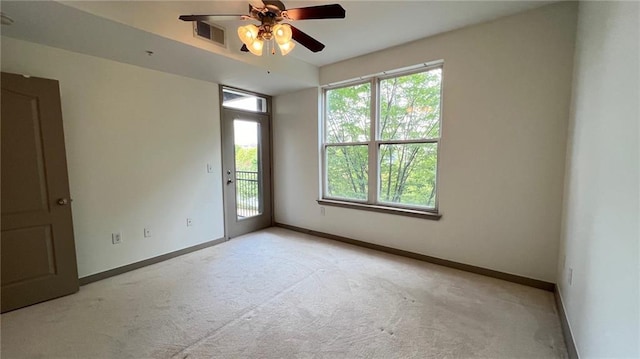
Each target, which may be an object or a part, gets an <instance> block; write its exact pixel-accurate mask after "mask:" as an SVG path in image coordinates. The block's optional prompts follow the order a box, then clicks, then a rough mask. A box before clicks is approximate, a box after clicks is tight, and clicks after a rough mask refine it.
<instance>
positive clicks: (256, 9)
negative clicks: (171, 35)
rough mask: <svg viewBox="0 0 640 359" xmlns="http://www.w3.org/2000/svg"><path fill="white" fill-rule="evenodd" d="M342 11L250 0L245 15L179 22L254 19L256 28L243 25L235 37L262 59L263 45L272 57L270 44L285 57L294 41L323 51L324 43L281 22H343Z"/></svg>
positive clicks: (332, 6) (244, 48)
mask: <svg viewBox="0 0 640 359" xmlns="http://www.w3.org/2000/svg"><path fill="white" fill-rule="evenodd" d="M345 15H346V12H345V10H344V9H343V8H342V6H340V5H339V4H330V5H318V6H309V7H301V8H295V9H287V8H285V6H284V4H283V3H282V1H272V0H250V3H249V14H248V15H241V14H240V15H228V14H220V15H180V17H179V19H180V20H182V21H221V20H223V21H224V20H257V21H260V25H259V26H257V25H254V24H250V25H246V26H240V27H239V28H238V36H239V37H240V40H242V42H243V44H244V45H242V48H241V49H240V50H241V51H244V52H251V53H252V54H254V55H257V56H262V50H263V48H264V45H265V43H266V44H267V46H271V53H272V54H275V46H274V45H273V42H274V41H275V43H277V44H278V47H279V48H280V52H281V53H282V55H286V54H288V53H289V52H291V50H292V49H293V48H294V46H295V43H294V42H293V41H291V40H295V41H296V42H298V43H300V44H301V45H302V46H304V47H306V48H308V49H309V50H311V51H313V52H319V51H322V49H324V47H325V46H324V44H322V43H321V42H320V41H318V40H316V39H314V38H313V37H311V36H309V35H307V34H305V33H304V32H302V31H301V30H300V29H298V28H297V27H295V26H293V25H291V24H285V23H283V22H284V21H296V20H317V19H344V18H345Z"/></svg>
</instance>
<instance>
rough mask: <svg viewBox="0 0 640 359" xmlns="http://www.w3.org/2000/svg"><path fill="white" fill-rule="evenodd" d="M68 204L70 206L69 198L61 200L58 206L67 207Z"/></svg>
mask: <svg viewBox="0 0 640 359" xmlns="http://www.w3.org/2000/svg"><path fill="white" fill-rule="evenodd" d="M68 204H69V199H67V198H60V199H59V200H58V205H59V206H66V205H68Z"/></svg>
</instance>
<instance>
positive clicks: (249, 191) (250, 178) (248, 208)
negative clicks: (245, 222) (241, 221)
mask: <svg viewBox="0 0 640 359" xmlns="http://www.w3.org/2000/svg"><path fill="white" fill-rule="evenodd" d="M236 209H237V215H238V218H246V217H253V216H257V215H259V214H260V212H261V211H260V182H259V179H258V172H253V171H236Z"/></svg>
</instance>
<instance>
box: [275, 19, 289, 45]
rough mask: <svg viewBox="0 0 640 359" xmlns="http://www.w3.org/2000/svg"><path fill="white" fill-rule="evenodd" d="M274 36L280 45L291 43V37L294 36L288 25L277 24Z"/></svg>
mask: <svg viewBox="0 0 640 359" xmlns="http://www.w3.org/2000/svg"><path fill="white" fill-rule="evenodd" d="M273 36H274V37H275V38H276V42H277V43H278V45H283V44H286V43H288V42H291V36H293V32H292V31H291V26H289V25H288V24H277V25H276V26H274V27H273Z"/></svg>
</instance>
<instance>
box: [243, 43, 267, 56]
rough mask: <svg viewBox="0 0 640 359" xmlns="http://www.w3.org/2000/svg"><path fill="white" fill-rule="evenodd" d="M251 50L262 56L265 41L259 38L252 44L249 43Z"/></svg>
mask: <svg viewBox="0 0 640 359" xmlns="http://www.w3.org/2000/svg"><path fill="white" fill-rule="evenodd" d="M247 48H248V49H249V51H251V53H252V54H254V55H256V56H262V49H263V48H264V41H262V40H260V39H257V40H256V41H254V42H253V43H252V44H251V45H247Z"/></svg>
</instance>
